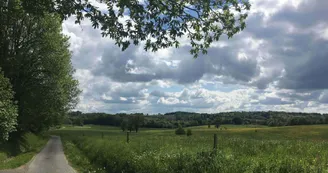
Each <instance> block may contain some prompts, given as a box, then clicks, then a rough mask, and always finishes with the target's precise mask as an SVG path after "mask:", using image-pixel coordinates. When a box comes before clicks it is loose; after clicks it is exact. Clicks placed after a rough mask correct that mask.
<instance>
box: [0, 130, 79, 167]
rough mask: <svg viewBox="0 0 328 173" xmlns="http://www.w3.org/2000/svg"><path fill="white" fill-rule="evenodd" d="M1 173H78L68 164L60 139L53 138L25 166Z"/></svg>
mask: <svg viewBox="0 0 328 173" xmlns="http://www.w3.org/2000/svg"><path fill="white" fill-rule="evenodd" d="M0 173H76V171H75V170H74V169H73V168H72V167H71V166H70V165H69V164H68V161H67V160H66V157H65V155H64V152H63V145H62V143H61V140H60V137H58V136H52V137H51V138H50V140H49V141H48V143H47V145H46V146H45V147H44V148H43V150H42V151H41V152H40V153H39V154H37V155H36V156H35V157H34V158H33V160H32V161H31V162H30V163H28V164H27V165H25V166H22V167H20V168H17V169H14V170H5V171H0Z"/></svg>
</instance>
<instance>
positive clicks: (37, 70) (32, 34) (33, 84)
mask: <svg viewBox="0 0 328 173" xmlns="http://www.w3.org/2000/svg"><path fill="white" fill-rule="evenodd" d="M0 7H1V8H0V12H1V24H0V26H1V31H0V51H1V57H0V67H1V69H2V70H3V74H4V76H5V77H6V78H8V79H9V82H10V84H11V85H12V89H13V91H14V95H13V100H15V101H17V106H18V117H17V122H18V125H17V133H20V132H23V133H24V132H27V131H30V132H34V133H38V132H41V131H43V130H46V129H48V128H49V127H51V126H55V125H57V124H60V123H61V121H62V120H63V119H64V116H65V115H66V113H67V112H68V111H69V110H71V109H72V108H73V107H74V106H75V104H76V103H77V95H78V94H79V90H78V88H77V85H78V83H77V81H76V80H75V79H74V78H73V72H74V69H73V67H72V64H71V59H70V58H71V53H70V51H69V50H68V47H69V44H68V38H67V37H65V36H64V35H63V34H62V33H61V32H62V28H61V24H62V21H61V19H60V17H59V16H58V15H57V14H54V13H44V14H43V15H42V16H39V15H34V14H30V13H27V12H26V11H25V10H24V9H23V8H22V7H21V1H19V0H12V1H5V2H4V1H1V2H0ZM1 131H2V130H1ZM18 136H19V135H18Z"/></svg>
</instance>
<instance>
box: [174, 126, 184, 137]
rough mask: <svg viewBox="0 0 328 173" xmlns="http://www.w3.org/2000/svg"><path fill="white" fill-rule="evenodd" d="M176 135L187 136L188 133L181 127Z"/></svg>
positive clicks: (176, 131)
mask: <svg viewBox="0 0 328 173" xmlns="http://www.w3.org/2000/svg"><path fill="white" fill-rule="evenodd" d="M175 134H176V135H185V134H186V131H185V130H184V129H183V128H182V127H181V125H179V127H178V129H176V130H175Z"/></svg>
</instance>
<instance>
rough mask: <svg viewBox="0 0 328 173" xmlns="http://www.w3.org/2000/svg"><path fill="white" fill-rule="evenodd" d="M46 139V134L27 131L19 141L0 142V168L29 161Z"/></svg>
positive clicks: (9, 167)
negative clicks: (38, 134) (37, 134)
mask: <svg viewBox="0 0 328 173" xmlns="http://www.w3.org/2000/svg"><path fill="white" fill-rule="evenodd" d="M47 141H48V137H47V136H36V135H34V134H32V133H27V134H25V135H24V136H23V137H22V140H19V142H17V141H15V142H7V143H3V144H0V170H5V169H13V168H17V167H20V166H22V165H24V164H26V163H27V162H29V161H30V160H31V159H32V158H33V156H34V155H35V154H36V153H38V152H39V151H40V150H41V149H42V148H43V146H44V145H45V144H46V142H47Z"/></svg>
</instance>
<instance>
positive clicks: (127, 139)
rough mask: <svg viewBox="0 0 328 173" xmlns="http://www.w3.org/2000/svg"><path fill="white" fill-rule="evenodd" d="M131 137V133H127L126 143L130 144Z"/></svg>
mask: <svg viewBox="0 0 328 173" xmlns="http://www.w3.org/2000/svg"><path fill="white" fill-rule="evenodd" d="M129 135H130V133H129V132H126V142H127V143H129V140H130V138H129Z"/></svg>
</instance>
